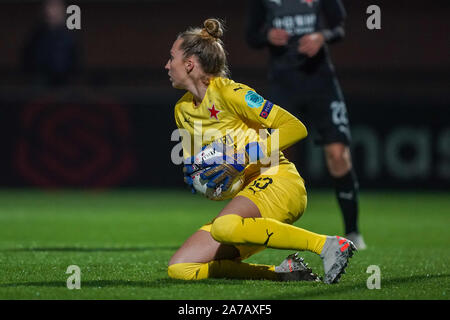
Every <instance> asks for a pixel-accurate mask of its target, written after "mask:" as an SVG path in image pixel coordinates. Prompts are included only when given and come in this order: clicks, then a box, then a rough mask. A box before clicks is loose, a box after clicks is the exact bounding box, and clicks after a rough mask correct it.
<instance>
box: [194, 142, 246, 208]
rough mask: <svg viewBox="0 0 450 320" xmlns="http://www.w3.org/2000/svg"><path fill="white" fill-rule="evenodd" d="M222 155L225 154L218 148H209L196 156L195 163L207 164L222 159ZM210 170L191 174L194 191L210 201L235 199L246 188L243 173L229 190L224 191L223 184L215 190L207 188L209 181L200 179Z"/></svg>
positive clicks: (236, 178)
mask: <svg viewBox="0 0 450 320" xmlns="http://www.w3.org/2000/svg"><path fill="white" fill-rule="evenodd" d="M222 155H223V153H222V152H220V151H219V150H217V149H216V148H213V147H212V146H207V147H205V148H204V149H203V150H202V151H200V152H199V153H198V154H197V155H196V156H195V163H201V162H202V161H205V162H206V161H207V160H208V159H211V158H213V157H221V156H222ZM208 169H209V168H208V167H207V168H204V169H200V170H198V171H195V172H194V173H192V174H191V178H192V182H193V187H194V189H195V190H196V191H197V192H198V193H200V194H202V195H204V196H205V197H207V198H208V199H211V200H216V201H220V200H226V199H230V198H233V197H234V196H235V195H236V194H237V193H238V192H239V191H241V189H242V187H243V186H244V174H243V172H242V173H241V174H239V175H237V176H236V177H235V178H234V179H233V181H232V182H231V185H230V187H229V188H228V190H225V191H223V190H222V187H223V185H222V184H219V185H218V186H217V187H216V188H215V189H213V188H208V187H207V186H206V184H207V183H208V180H204V179H202V178H201V177H200V175H201V174H202V173H203V172H205V171H206V170H208Z"/></svg>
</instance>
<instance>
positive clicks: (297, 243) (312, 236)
mask: <svg viewBox="0 0 450 320" xmlns="http://www.w3.org/2000/svg"><path fill="white" fill-rule="evenodd" d="M211 236H212V237H213V238H214V240H216V241H218V242H220V243H225V244H232V245H236V244H247V245H248V244H251V245H264V246H266V247H268V248H273V249H288V250H308V251H311V252H315V253H317V254H320V253H321V251H322V248H323V245H324V244H325V241H326V239H327V237H326V236H324V235H320V234H317V233H314V232H310V231H308V230H305V229H302V228H298V227H295V226H292V225H290V224H287V223H282V222H279V221H277V220H275V219H271V218H242V217H241V216H238V215H236V214H227V215H224V216H221V217H219V218H217V219H215V220H214V222H213V224H212V226H211Z"/></svg>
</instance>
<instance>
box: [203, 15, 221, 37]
mask: <svg viewBox="0 0 450 320" xmlns="http://www.w3.org/2000/svg"><path fill="white" fill-rule="evenodd" d="M203 27H204V28H203V30H204V31H206V33H207V34H208V35H210V36H211V37H213V38H214V39H219V38H221V37H222V36H223V26H222V23H221V22H220V20H218V19H206V20H205V22H203Z"/></svg>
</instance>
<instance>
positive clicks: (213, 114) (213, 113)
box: [208, 105, 221, 120]
mask: <svg viewBox="0 0 450 320" xmlns="http://www.w3.org/2000/svg"><path fill="white" fill-rule="evenodd" d="M208 110H209V113H210V115H209V117H210V118H216V120H219V118H217V114H218V113H219V112H221V111H220V110H217V109H216V107H215V106H214V105H213V106H212V108H208Z"/></svg>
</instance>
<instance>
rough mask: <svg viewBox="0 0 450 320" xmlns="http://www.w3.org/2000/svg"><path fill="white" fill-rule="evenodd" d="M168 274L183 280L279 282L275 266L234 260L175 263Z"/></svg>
mask: <svg viewBox="0 0 450 320" xmlns="http://www.w3.org/2000/svg"><path fill="white" fill-rule="evenodd" d="M167 272H168V274H169V277H171V278H173V279H181V280H202V279H207V278H229V279H255V280H258V279H266V280H278V275H277V274H276V273H275V266H269V265H262V264H251V263H244V262H239V261H234V260H214V261H211V262H208V263H175V264H172V265H170V266H169V268H168V270H167Z"/></svg>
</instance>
